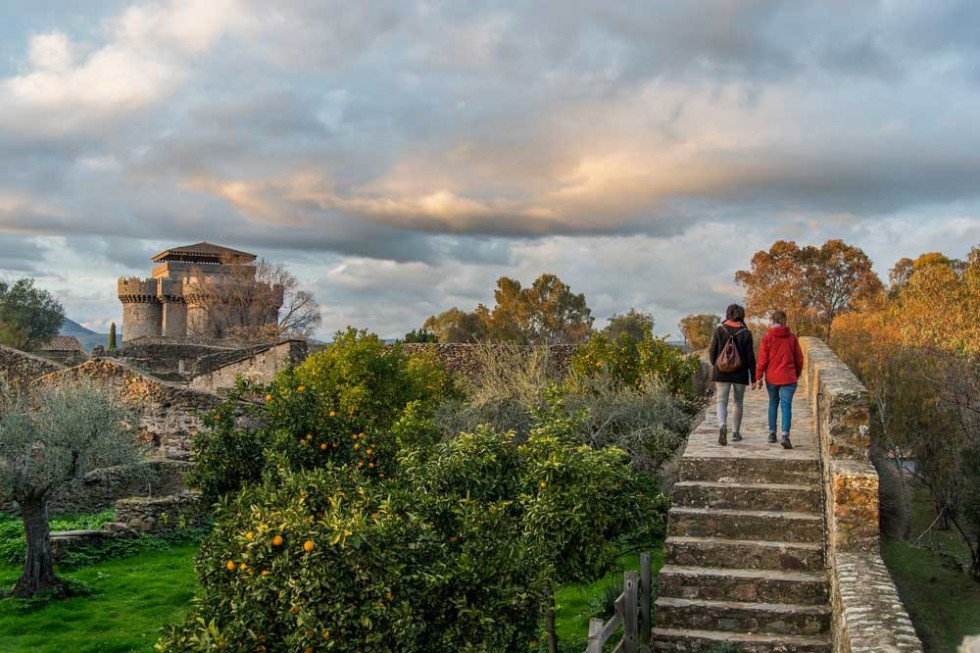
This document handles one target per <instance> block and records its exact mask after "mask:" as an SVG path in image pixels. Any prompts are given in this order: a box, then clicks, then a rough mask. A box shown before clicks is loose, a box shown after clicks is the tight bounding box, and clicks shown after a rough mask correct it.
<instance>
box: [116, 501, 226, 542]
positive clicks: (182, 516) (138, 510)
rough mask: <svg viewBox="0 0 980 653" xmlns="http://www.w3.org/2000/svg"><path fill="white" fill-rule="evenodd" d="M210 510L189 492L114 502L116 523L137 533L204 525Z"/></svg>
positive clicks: (169, 530)
mask: <svg viewBox="0 0 980 653" xmlns="http://www.w3.org/2000/svg"><path fill="white" fill-rule="evenodd" d="M210 512H211V511H210V510H209V508H208V506H207V505H205V504H204V503H202V502H201V500H200V498H199V497H198V495H197V494H195V493H193V492H185V493H183V494H176V495H173V496H168V497H156V498H141V497H134V498H131V499H122V500H120V501H117V502H116V522H117V523H119V524H125V525H126V527H127V528H130V529H132V530H134V531H136V532H138V533H157V534H159V533H171V532H173V531H176V530H178V529H184V528H193V527H198V526H205V525H207V523H208V522H209V521H210V519H211V514H210Z"/></svg>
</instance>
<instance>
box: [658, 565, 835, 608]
mask: <svg viewBox="0 0 980 653" xmlns="http://www.w3.org/2000/svg"><path fill="white" fill-rule="evenodd" d="M658 578H659V579H660V580H659V590H658V592H659V596H666V597H671V598H678V599H706V600H711V601H744V602H749V603H789V604H794V605H826V604H827V601H828V599H829V593H830V592H829V584H828V582H827V574H826V573H823V572H798V571H777V570H773V569H721V568H717V567H715V568H712V567H682V566H677V565H670V564H668V565H666V566H664V567H663V569H661V570H660V574H659V575H658Z"/></svg>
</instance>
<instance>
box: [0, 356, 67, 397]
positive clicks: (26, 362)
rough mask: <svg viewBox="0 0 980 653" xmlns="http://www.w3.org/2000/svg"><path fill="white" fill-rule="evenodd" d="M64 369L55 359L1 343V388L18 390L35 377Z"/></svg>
mask: <svg viewBox="0 0 980 653" xmlns="http://www.w3.org/2000/svg"><path fill="white" fill-rule="evenodd" d="M63 369H65V366H64V365H59V364H58V363H55V362H54V361H50V360H48V359H46V358H41V357H40V356H34V355H32V354H28V353H25V352H22V351H20V350H18V349H12V348H10V347H4V346H3V345H0V388H3V387H9V388H10V389H11V390H13V391H14V392H18V391H20V390H22V389H24V388H26V387H27V386H28V385H30V384H31V383H32V382H33V381H34V380H35V379H37V378H39V377H42V376H44V375H45V374H51V373H52V372H57V371H59V370H63Z"/></svg>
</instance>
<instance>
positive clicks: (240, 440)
mask: <svg viewBox="0 0 980 653" xmlns="http://www.w3.org/2000/svg"><path fill="white" fill-rule="evenodd" d="M256 393H257V394H259V395H260V396H262V395H264V403H262V404H261V405H260V406H258V407H255V408H253V409H252V410H250V411H249V414H248V415H247V416H246V417H245V419H244V420H243V419H241V418H240V416H239V414H238V413H239V412H240V405H241V402H242V400H243V399H246V398H248V397H249V396H254V395H255V394H256ZM455 393H456V390H455V388H454V386H453V382H452V379H451V378H450V377H449V375H448V374H447V373H446V371H445V369H444V367H443V365H442V362H441V360H439V359H438V358H437V357H436V356H435V354H434V353H432V352H420V353H417V354H412V355H407V354H406V353H405V352H404V351H403V350H402V349H401V347H399V346H397V345H395V346H394V347H387V346H386V345H385V344H384V343H383V342H382V341H381V340H380V339H379V338H378V337H377V336H375V335H373V334H367V333H365V332H363V331H356V330H354V329H348V330H347V331H346V332H339V333H338V334H337V335H336V338H335V340H334V342H333V343H332V344H331V345H329V346H327V347H326V348H325V349H324V350H323V351H321V352H319V353H316V354H314V355H312V356H310V357H309V358H308V359H307V360H306V361H305V362H303V363H302V364H301V365H299V366H298V367H296V368H288V369H285V370H283V371H282V372H280V373H279V374H278V375H277V376H276V378H275V380H274V381H273V382H272V383H271V384H270V385H269V386H268V387H267V388H254V387H249V386H248V385H246V384H240V385H239V386H238V388H237V390H236V392H234V393H233V394H232V395H230V396H229V397H228V399H227V400H226V401H225V402H223V403H222V404H221V405H220V406H219V407H218V408H217V409H216V410H215V411H214V412H212V413H211V414H210V415H208V416H206V418H205V425H206V427H207V428H206V429H205V430H204V431H203V432H202V433H200V434H198V435H197V436H196V437H195V438H194V441H193V442H192V448H193V456H194V460H195V470H194V473H193V475H192V477H191V482H192V483H193V484H194V485H195V486H196V487H198V488H199V489H200V490H201V492H202V496H203V497H204V499H205V500H207V501H212V502H213V501H216V500H217V499H218V498H219V497H220V496H222V495H224V494H226V493H229V492H233V491H236V490H238V489H239V488H241V487H242V486H243V485H246V484H248V483H256V482H258V481H259V480H260V478H261V476H262V473H263V470H267V469H270V470H275V469H277V468H279V467H285V468H288V469H313V468H317V467H321V466H324V465H326V464H328V463H329V464H334V465H345V464H351V465H353V466H355V467H359V468H362V469H363V471H364V472H365V473H367V474H370V475H375V476H376V477H378V478H385V476H386V475H389V476H390V474H391V472H392V469H393V461H394V454H395V448H396V445H397V443H396V442H395V434H394V432H393V431H394V429H395V428H396V425H399V424H400V425H401V428H402V430H401V432H400V434H399V437H402V438H404V437H407V435H408V433H409V430H410V429H408V426H407V423H405V422H404V421H403V420H406V419H408V420H415V421H416V422H420V421H421V422H427V421H428V420H430V419H431V416H432V415H433V414H434V413H435V411H436V406H437V405H438V404H439V403H440V402H441V401H442V400H443V399H444V398H446V397H452V396H454V395H455ZM416 426H417V424H416Z"/></svg>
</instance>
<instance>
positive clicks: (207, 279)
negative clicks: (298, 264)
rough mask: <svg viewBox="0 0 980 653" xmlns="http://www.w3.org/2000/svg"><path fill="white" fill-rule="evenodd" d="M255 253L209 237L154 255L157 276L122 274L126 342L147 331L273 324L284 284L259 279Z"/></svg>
mask: <svg viewBox="0 0 980 653" xmlns="http://www.w3.org/2000/svg"><path fill="white" fill-rule="evenodd" d="M255 259H256V257H255V255H254V254H249V253H247V252H240V251H238V250H234V249H230V248H228V247H222V246H220V245H212V244H211V243H208V242H203V243H197V244H196V245H187V246H186V247H176V248H174V249H168V250H167V251H165V252H161V253H160V254H157V255H156V256H154V257H153V261H154V262H155V263H157V265H156V266H155V267H154V268H153V277H152V278H149V279H140V278H136V277H131V278H128V279H126V278H121V279H119V284H118V294H119V301H120V302H122V305H123V327H122V334H123V342H129V341H133V340H136V339H137V338H143V337H148V336H165V337H168V338H202V339H208V340H213V339H222V338H228V337H231V336H233V335H234V333H235V331H236V329H242V328H251V327H263V326H274V325H275V324H276V323H277V322H278V320H279V309H280V308H281V307H282V301H283V299H282V294H283V291H282V287H281V286H271V285H269V284H268V283H262V282H260V281H257V280H256V274H255V273H256V266H255Z"/></svg>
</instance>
